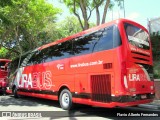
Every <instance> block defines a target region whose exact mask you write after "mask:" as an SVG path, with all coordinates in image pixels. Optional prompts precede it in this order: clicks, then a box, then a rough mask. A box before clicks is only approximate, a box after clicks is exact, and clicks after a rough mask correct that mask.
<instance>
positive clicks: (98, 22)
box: [96, 7, 100, 25]
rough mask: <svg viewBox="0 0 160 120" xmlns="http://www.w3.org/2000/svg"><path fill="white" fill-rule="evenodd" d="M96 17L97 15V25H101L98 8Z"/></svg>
mask: <svg viewBox="0 0 160 120" xmlns="http://www.w3.org/2000/svg"><path fill="white" fill-rule="evenodd" d="M96 15H97V25H99V24H100V13H99V9H98V7H96Z"/></svg>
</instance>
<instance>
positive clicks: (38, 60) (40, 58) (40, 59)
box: [27, 51, 44, 65]
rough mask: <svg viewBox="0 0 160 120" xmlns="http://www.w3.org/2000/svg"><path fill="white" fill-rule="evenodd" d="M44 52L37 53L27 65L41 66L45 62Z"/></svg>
mask: <svg viewBox="0 0 160 120" xmlns="http://www.w3.org/2000/svg"><path fill="white" fill-rule="evenodd" d="M43 55H44V54H43V51H36V52H35V53H34V54H33V55H32V56H31V58H30V59H29V61H28V63H27V65H32V64H39V63H42V62H43Z"/></svg>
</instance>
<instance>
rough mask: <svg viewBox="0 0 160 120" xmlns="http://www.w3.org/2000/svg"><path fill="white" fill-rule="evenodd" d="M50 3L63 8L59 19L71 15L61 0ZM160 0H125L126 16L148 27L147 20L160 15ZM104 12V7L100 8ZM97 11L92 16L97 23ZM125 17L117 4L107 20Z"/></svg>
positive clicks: (109, 12)
mask: <svg viewBox="0 0 160 120" xmlns="http://www.w3.org/2000/svg"><path fill="white" fill-rule="evenodd" d="M48 2H49V3H51V4H53V5H54V6H55V7H59V8H61V9H62V10H63V12H62V14H61V15H59V16H58V21H61V20H64V19H65V17H67V16H71V15H72V14H71V13H70V12H69V10H68V8H67V7H66V6H65V5H64V4H63V3H60V2H59V0H48ZM159 5H160V0H124V6H125V18H126V19H130V20H133V21H135V22H138V23H140V24H141V25H143V26H144V27H146V28H147V20H150V19H153V18H158V17H160V7H159ZM100 11H101V13H103V8H101V9H100ZM95 17H96V14H95V12H94V13H93V15H92V16H91V22H95V23H96V21H95V20H96V19H95ZM118 18H124V11H123V10H120V9H119V8H118V7H117V6H116V5H115V7H114V8H113V10H112V11H111V10H109V11H108V13H107V17H106V22H109V21H111V20H114V19H118Z"/></svg>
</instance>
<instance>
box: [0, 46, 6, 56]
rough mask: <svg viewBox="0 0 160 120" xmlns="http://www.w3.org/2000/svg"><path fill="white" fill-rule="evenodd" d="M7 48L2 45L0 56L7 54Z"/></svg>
mask: <svg viewBox="0 0 160 120" xmlns="http://www.w3.org/2000/svg"><path fill="white" fill-rule="evenodd" d="M7 53H8V50H7V49H5V48H4V47H2V48H0V58H5V57H6V56H7Z"/></svg>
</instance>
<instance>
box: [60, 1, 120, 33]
mask: <svg viewBox="0 0 160 120" xmlns="http://www.w3.org/2000/svg"><path fill="white" fill-rule="evenodd" d="M60 1H61V2H63V3H65V4H66V6H67V7H68V8H69V9H70V11H71V13H73V14H74V15H75V16H76V17H77V18H78V20H79V23H80V25H81V28H82V29H83V30H86V29H88V28H89V19H90V17H91V15H92V12H93V10H95V9H96V19H97V22H96V23H97V25H99V24H100V10H99V9H100V7H102V6H103V7H104V9H103V15H102V21H101V24H103V23H105V20H106V14H107V10H108V9H109V8H112V7H113V5H114V4H113V2H112V1H111V0H60ZM120 1H122V0H116V2H120ZM120 3H121V2H120ZM81 15H82V17H83V19H81ZM83 21H84V23H83Z"/></svg>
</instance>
